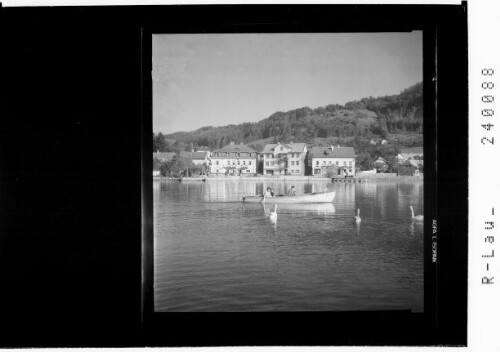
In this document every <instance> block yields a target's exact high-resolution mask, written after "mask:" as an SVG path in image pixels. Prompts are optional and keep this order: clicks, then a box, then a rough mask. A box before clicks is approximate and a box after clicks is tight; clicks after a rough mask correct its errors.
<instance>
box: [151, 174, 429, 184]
mask: <svg viewBox="0 0 500 352" xmlns="http://www.w3.org/2000/svg"><path fill="white" fill-rule="evenodd" d="M226 181H229V182H235V181H238V182H240V181H242V182H247V181H257V182H260V181H266V182H273V181H274V182H281V181H290V182H326V183H333V182H334V183H363V182H423V181H424V177H423V176H396V175H395V174H371V175H360V176H354V177H351V178H347V179H345V178H334V179H331V178H329V177H318V176H272V177H269V176H227V177H225V176H197V177H183V178H182V180H179V179H178V178H175V177H162V176H154V177H153V182H226Z"/></svg>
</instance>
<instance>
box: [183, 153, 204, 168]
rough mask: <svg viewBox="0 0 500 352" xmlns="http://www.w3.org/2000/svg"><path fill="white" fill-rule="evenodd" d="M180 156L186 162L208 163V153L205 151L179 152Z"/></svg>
mask: <svg viewBox="0 0 500 352" xmlns="http://www.w3.org/2000/svg"><path fill="white" fill-rule="evenodd" d="M180 156H181V158H183V159H185V160H186V161H187V162H188V163H193V164H195V165H207V166H208V165H209V164H210V153H209V152H207V151H203V152H184V151H183V152H181V153H180Z"/></svg>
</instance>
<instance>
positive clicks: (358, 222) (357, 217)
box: [354, 208, 361, 225]
mask: <svg viewBox="0 0 500 352" xmlns="http://www.w3.org/2000/svg"><path fill="white" fill-rule="evenodd" d="M354 222H355V223H356V224H357V225H359V224H361V217H360V216H359V208H358V215H356V216H355V217H354Z"/></svg>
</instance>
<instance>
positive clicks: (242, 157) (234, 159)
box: [210, 142, 258, 176]
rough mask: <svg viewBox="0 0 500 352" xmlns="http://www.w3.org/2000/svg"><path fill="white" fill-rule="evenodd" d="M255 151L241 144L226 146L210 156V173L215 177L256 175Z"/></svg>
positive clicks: (256, 154)
mask: <svg viewBox="0 0 500 352" xmlns="http://www.w3.org/2000/svg"><path fill="white" fill-rule="evenodd" d="M257 156H258V153H257V151H255V150H253V149H252V148H250V147H248V146H246V145H243V144H234V143H233V142H231V144H229V145H226V146H225V147H223V148H220V149H218V150H215V151H213V152H212V153H211V155H210V160H211V163H210V172H211V173H212V174H216V175H234V176H239V175H250V174H256V173H257V160H258V159H257Z"/></svg>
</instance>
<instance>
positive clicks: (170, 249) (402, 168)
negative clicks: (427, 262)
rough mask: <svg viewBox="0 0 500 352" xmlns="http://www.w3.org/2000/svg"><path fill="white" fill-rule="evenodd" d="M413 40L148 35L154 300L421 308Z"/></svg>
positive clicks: (169, 306) (164, 305) (203, 305)
mask: <svg viewBox="0 0 500 352" xmlns="http://www.w3.org/2000/svg"><path fill="white" fill-rule="evenodd" d="M422 50H423V38H422V31H410V32H381V33H266V34H258V33H254V34H250V33H245V34H153V36H152V100H153V106H152V109H153V136H152V138H153V140H152V144H153V175H152V177H153V232H154V236H153V237H154V241H153V248H154V249H153V252H154V256H153V268H154V269H153V271H154V274H153V282H154V294H153V296H154V311H155V312H291V311H294V312H302V311H377V310H410V311H411V312H423V311H424V229H423V223H424V218H423V214H424V153H423V145H424V138H423V128H424V124H425V121H424V120H426V119H433V118H434V117H433V116H424V107H423V101H424V99H423V52H422Z"/></svg>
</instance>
